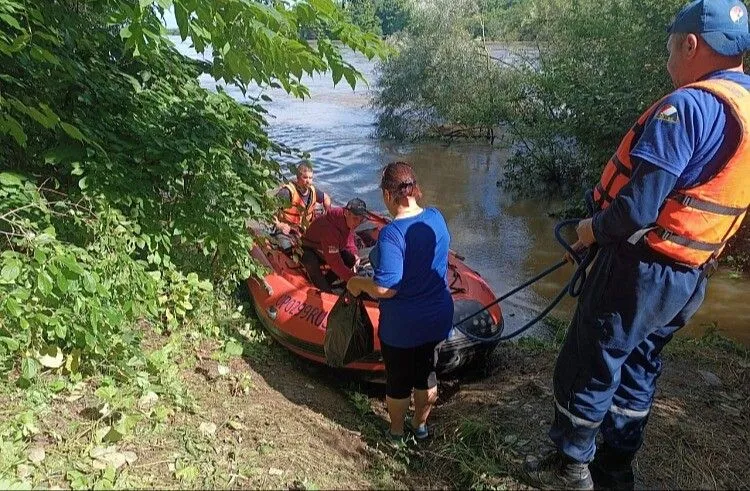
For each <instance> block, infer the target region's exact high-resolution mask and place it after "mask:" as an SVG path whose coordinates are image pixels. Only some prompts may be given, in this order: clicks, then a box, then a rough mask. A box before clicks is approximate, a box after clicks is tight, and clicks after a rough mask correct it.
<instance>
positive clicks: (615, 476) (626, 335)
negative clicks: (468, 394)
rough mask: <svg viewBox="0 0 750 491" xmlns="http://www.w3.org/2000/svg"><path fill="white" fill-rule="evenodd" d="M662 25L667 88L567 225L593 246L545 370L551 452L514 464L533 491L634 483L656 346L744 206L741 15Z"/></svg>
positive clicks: (747, 194) (731, 12) (689, 300)
mask: <svg viewBox="0 0 750 491" xmlns="http://www.w3.org/2000/svg"><path fill="white" fill-rule="evenodd" d="M668 32H669V41H668V44H667V48H668V51H669V61H668V63H667V71H668V72H669V75H670V77H671V79H672V82H673V83H674V86H675V87H676V90H675V91H674V92H672V93H670V94H669V95H667V96H666V97H665V98H663V99H661V100H660V101H658V102H657V103H656V104H654V105H653V106H652V107H651V108H649V109H648V110H647V111H646V112H645V113H644V114H643V116H641V117H640V118H639V119H638V121H637V122H636V124H635V125H634V126H633V127H632V128H631V129H630V130H629V131H628V132H627V133H626V135H625V137H624V138H623V140H622V142H621V144H620V146H619V147H618V148H617V151H616V152H615V154H614V156H613V157H612V158H611V160H610V161H609V162H608V163H607V164H606V165H605V167H604V171H603V173H602V176H601V179H600V181H599V182H598V184H597V185H596V187H595V188H594V190H593V192H592V193H589V195H588V197H589V200H590V202H593V204H594V213H593V216H592V217H590V218H587V219H585V220H582V221H581V222H580V223H579V224H578V227H577V234H578V241H577V243H576V244H575V245H574V248H576V249H581V248H582V247H587V246H590V245H592V244H595V243H596V244H598V247H599V252H598V255H597V257H596V259H595V261H594V264H593V265H592V269H591V272H590V274H589V276H588V279H587V281H586V285H585V287H584V291H583V292H582V294H581V296H580V297H579V300H578V305H577V308H576V311H575V314H574V316H573V319H572V321H571V324H570V327H569V328H568V332H567V334H566V338H565V341H564V343H563V346H562V348H561V350H560V353H559V355H558V358H557V363H556V365H555V371H554V376H553V386H554V398H555V401H554V421H553V423H552V426H551V428H550V430H549V437H550V438H551V440H552V442H553V443H554V446H555V449H554V450H553V451H552V452H550V453H549V454H547V455H545V456H542V457H541V458H529V459H527V462H526V463H525V465H524V470H525V472H524V475H525V478H526V481H527V482H528V484H531V485H533V486H536V487H544V488H573V489H591V488H592V487H593V486H596V487H597V488H615V489H632V488H633V486H634V475H633V468H632V462H633V459H634V457H635V454H636V452H637V451H638V449H639V448H640V447H641V444H642V443H643V438H644V429H645V426H646V422H647V420H648V417H649V413H650V411H651V407H652V402H653V398H654V393H655V385H656V380H657V378H658V377H659V374H660V372H661V369H662V362H661V359H660V356H659V355H660V352H661V350H662V349H663V348H664V346H665V345H666V344H667V343H668V342H669V340H670V339H671V338H672V336H673V335H674V333H675V332H676V331H677V330H679V329H680V328H681V327H683V326H684V325H685V324H686V322H687V321H688V320H689V319H690V318H691V317H692V316H693V315H694V314H695V312H696V311H697V310H698V308H699V307H700V305H701V303H702V301H703V297H704V294H705V290H706V283H707V280H708V277H709V276H710V273H711V272H712V270H713V268H714V265H715V262H716V258H717V257H718V256H719V254H720V253H721V251H722V249H723V247H724V244H725V243H726V241H727V240H728V239H729V238H731V237H732V235H733V234H734V233H735V232H736V231H737V229H738V227H739V226H740V223H741V222H742V219H743V218H744V216H745V212H746V210H747V208H748V204H750V147H749V146H750V76H747V75H745V74H744V73H743V65H742V55H743V53H744V52H745V51H748V50H749V49H750V34H748V12H747V9H746V7H745V5H743V4H742V3H741V2H740V1H739V0H693V1H692V2H690V3H689V4H687V5H686V6H685V7H684V8H683V9H682V10H680V12H679V13H678V14H677V15H676V17H675V18H674V21H673V22H672V24H671V25H670V26H669V28H668ZM597 434H600V436H601V438H602V442H603V443H602V445H601V446H600V447H599V448H598V449H597V448H596V445H595V440H596V437H597Z"/></svg>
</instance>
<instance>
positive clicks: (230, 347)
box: [224, 339, 244, 356]
mask: <svg viewBox="0 0 750 491" xmlns="http://www.w3.org/2000/svg"><path fill="white" fill-rule="evenodd" d="M243 351H244V349H243V348H242V345H241V344H240V343H238V342H237V341H235V340H234V339H230V340H229V341H227V344H225V345H224V352H225V353H226V354H227V355H228V356H242V353H243Z"/></svg>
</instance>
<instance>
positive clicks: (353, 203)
mask: <svg viewBox="0 0 750 491" xmlns="http://www.w3.org/2000/svg"><path fill="white" fill-rule="evenodd" d="M344 209H345V210H349V211H350V212H352V213H354V214H355V215H357V216H361V217H364V216H367V205H366V204H365V202H364V201H362V200H361V199H359V198H354V199H351V200H349V202H348V203H347V204H346V206H345V207H344Z"/></svg>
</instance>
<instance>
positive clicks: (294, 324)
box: [247, 214, 503, 377]
mask: <svg viewBox="0 0 750 491" xmlns="http://www.w3.org/2000/svg"><path fill="white" fill-rule="evenodd" d="M387 223H388V221H387V219H386V218H384V217H381V216H379V215H376V214H370V216H369V219H368V220H367V221H366V222H365V223H363V224H362V225H360V226H359V227H358V228H357V231H356V238H357V244H358V248H359V249H360V257H362V260H363V263H366V262H367V253H368V252H369V250H370V249H372V247H373V246H374V245H375V243H376V242H377V239H378V233H379V232H380V229H381V228H382V227H383V226H384V225H386V224H387ZM256 232H257V231H256ZM259 237H260V239H259V240H258V241H256V242H257V243H256V245H255V247H254V248H253V250H252V252H251V254H252V256H253V257H254V258H255V259H256V260H257V261H258V262H259V263H260V264H262V265H264V266H265V267H266V268H267V269H268V271H269V273H268V274H267V275H266V276H264V277H263V278H251V279H248V280H247V284H248V287H249V290H250V295H251V297H252V299H253V303H254V304H255V309H256V311H257V313H258V317H259V318H260V320H261V322H262V323H263V325H264V327H265V328H266V329H267V330H268V332H269V333H270V334H271V336H272V337H273V338H274V339H275V340H276V341H278V342H279V343H281V344H282V345H283V346H285V347H286V348H287V349H289V350H291V351H293V352H294V353H296V354H298V355H300V356H302V357H304V358H307V359H310V360H313V361H316V362H319V363H325V361H326V360H325V354H324V350H323V346H324V339H325V334H326V326H327V320H328V313H329V312H330V311H331V309H332V308H333V306H334V304H335V303H336V300H338V298H339V296H338V294H331V293H324V292H321V291H320V290H319V289H317V288H315V287H314V286H313V285H312V284H311V283H310V281H309V279H308V277H307V275H306V274H305V270H304V268H303V266H302V265H301V264H300V263H299V262H298V261H297V260H296V259H295V257H294V255H293V254H291V253H289V252H285V251H284V250H282V249H281V248H280V247H279V246H278V245H277V244H276V243H275V241H274V240H273V237H269V236H265V237H263V236H259ZM463 259H464V258H463V257H461V256H459V255H458V254H456V253H455V252H453V251H451V253H450V257H449V259H448V278H447V279H448V284H449V286H450V290H451V294H452V295H453V302H454V307H455V314H454V323H455V322H458V321H459V320H461V319H463V318H465V317H467V316H469V315H470V314H473V313H474V312H476V311H477V310H479V309H481V308H482V306H484V305H487V304H489V303H490V302H492V301H493V300H494V299H495V294H494V293H493V292H492V290H491V289H490V287H489V286H488V285H487V283H486V282H485V281H484V279H482V277H481V276H480V275H479V273H477V272H476V271H473V270H472V269H471V268H469V267H468V266H466V265H465V264H464V263H463ZM340 291H343V290H340ZM364 304H365V307H366V311H367V314H368V316H369V318H370V321H371V322H372V325H373V330H374V333H373V334H374V336H373V338H374V341H375V351H374V352H373V353H371V354H370V355H368V356H366V357H365V358H362V359H359V360H355V361H353V362H351V363H349V364H348V365H346V366H345V368H346V369H348V370H354V371H360V372H365V373H363V375H369V376H376V377H377V376H380V375H382V373H383V372H384V370H385V368H384V366H383V360H382V357H381V355H380V341H379V339H378V333H377V329H378V327H377V326H378V317H379V312H378V305H377V302H375V301H372V300H365V302H364ZM467 322H468V323H470V325H469V326H468V327H467V329H469V330H470V332H471V333H473V334H476V335H478V336H482V337H489V336H491V335H494V334H496V333H497V332H498V331H499V330H502V329H503V315H502V312H501V310H500V307H499V306H495V307H493V308H491V309H489V311H486V312H483V313H482V314H480V315H478V316H476V317H474V318H472V319H471V320H469V321H467ZM496 345H497V343H491V344H488V343H481V342H476V341H472V340H470V339H468V338H467V337H466V336H464V335H463V334H462V333H461V332H459V331H458V330H457V329H455V328H454V329H453V330H451V332H450V335H449V337H448V339H446V340H445V341H444V342H442V343H441V344H440V345H438V348H437V349H438V373H443V374H444V373H448V372H450V371H452V370H455V369H456V368H458V367H460V366H463V365H465V364H467V363H468V362H470V361H471V360H473V359H477V358H479V357H483V356H486V355H488V354H489V353H490V352H491V351H492V350H493V349H494V348H495V346H496Z"/></svg>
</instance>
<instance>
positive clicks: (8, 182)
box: [0, 172, 21, 187]
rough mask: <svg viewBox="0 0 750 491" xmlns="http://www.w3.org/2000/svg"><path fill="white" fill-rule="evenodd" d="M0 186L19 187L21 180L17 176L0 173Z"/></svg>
mask: <svg viewBox="0 0 750 491" xmlns="http://www.w3.org/2000/svg"><path fill="white" fill-rule="evenodd" d="M0 184H2V185H3V186H13V187H18V186H20V185H21V178H20V177H19V176H18V174H12V173H10V172H0Z"/></svg>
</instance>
